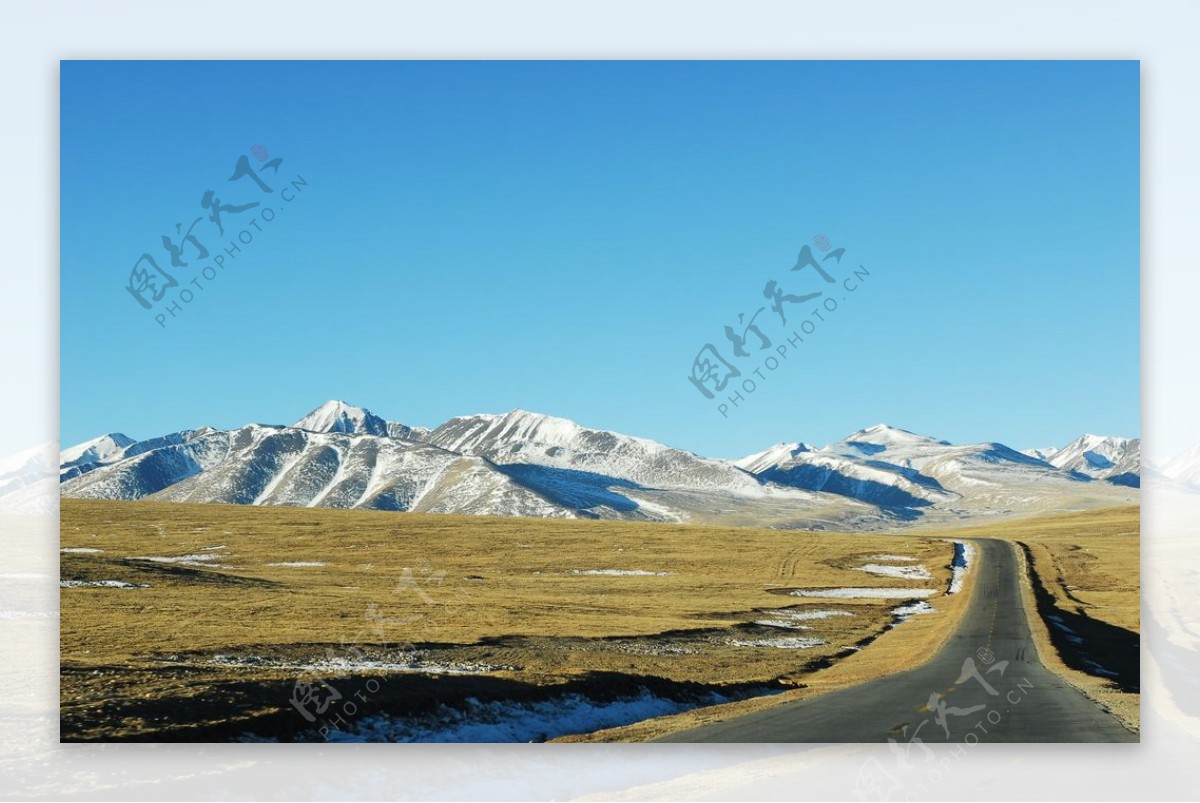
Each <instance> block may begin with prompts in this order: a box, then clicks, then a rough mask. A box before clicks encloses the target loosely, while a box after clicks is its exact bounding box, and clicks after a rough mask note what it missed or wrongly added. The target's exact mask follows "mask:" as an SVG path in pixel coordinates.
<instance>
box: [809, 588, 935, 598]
mask: <svg viewBox="0 0 1200 803" xmlns="http://www.w3.org/2000/svg"><path fill="white" fill-rule="evenodd" d="M788 593H790V594H791V595H792V596H793V597H825V598H828V599H911V598H914V597H928V596H931V595H933V594H936V593H937V589H935V588H797V589H795V590H793V591H790V592H788Z"/></svg>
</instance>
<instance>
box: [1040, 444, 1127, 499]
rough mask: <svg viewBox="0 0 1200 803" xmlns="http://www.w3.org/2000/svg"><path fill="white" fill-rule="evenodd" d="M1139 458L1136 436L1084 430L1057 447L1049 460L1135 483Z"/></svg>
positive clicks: (1067, 468)
mask: <svg viewBox="0 0 1200 803" xmlns="http://www.w3.org/2000/svg"><path fill="white" fill-rule="evenodd" d="M1141 461H1142V445H1141V441H1140V440H1138V439H1137V438H1117V437H1113V436H1106V435H1091V434H1088V435H1083V436H1081V437H1079V438H1076V439H1075V440H1073V441H1071V442H1070V443H1068V444H1067V445H1066V446H1064V447H1063V448H1061V449H1059V450H1057V451H1056V452H1055V453H1054V455H1053V457H1051V458H1050V461H1049V462H1050V464H1051V465H1053V466H1054V467H1055V468H1060V469H1062V470H1063V471H1075V472H1078V473H1080V474H1085V475H1087V476H1089V477H1093V478H1095V479H1102V480H1108V481H1109V482H1112V483H1115V484H1118V485H1130V486H1133V487H1137V486H1138V484H1139V481H1140V475H1141Z"/></svg>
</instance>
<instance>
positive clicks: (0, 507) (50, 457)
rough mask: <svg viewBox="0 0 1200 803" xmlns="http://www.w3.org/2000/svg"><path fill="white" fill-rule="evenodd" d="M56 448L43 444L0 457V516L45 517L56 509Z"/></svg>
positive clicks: (52, 445) (51, 444) (49, 444)
mask: <svg viewBox="0 0 1200 803" xmlns="http://www.w3.org/2000/svg"><path fill="white" fill-rule="evenodd" d="M56 449H57V445H56V444H54V443H44V444H42V445H40V446H35V447H33V448H32V449H24V450H22V451H20V452H17V453H15V454H11V455H8V456H7V457H4V458H0V513H7V514H24V515H45V514H48V513H51V512H53V511H54V510H55V509H56V508H55V503H56V502H57V501H58V500H57V498H56V495H55V486H56V485H57V483H56V482H55V481H54V460H55V451H56Z"/></svg>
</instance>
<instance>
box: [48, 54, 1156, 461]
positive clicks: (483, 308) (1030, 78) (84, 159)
mask: <svg viewBox="0 0 1200 803" xmlns="http://www.w3.org/2000/svg"><path fill="white" fill-rule="evenodd" d="M1138 85H1139V67H1138V64H1137V62H395V63H387V62H64V63H63V64H62V118H61V120H62V173H61V182H62V220H61V231H62V275H61V293H62V307H61V320H62V331H61V335H62V398H61V422H62V442H63V443H64V445H65V444H70V443H75V442H78V441H82V440H85V439H87V438H90V437H93V436H95V435H98V434H101V433H104V432H112V431H121V432H125V433H126V434H128V435H131V436H133V437H138V438H144V437H150V436H153V435H157V434H161V433H164V432H168V431H173V430H177V429H182V428H188V427H193V426H198V425H201V424H209V425H213V426H217V427H231V426H236V425H240V424H243V423H246V422H248V421H258V422H264V423H283V422H290V421H293V420H295V419H297V418H299V417H300V416H301V415H303V414H304V413H305V412H307V411H308V410H309V409H310V408H312V407H315V406H316V405H317V404H319V403H321V402H322V401H324V400H325V399H329V398H342V399H346V400H348V401H351V402H353V403H356V404H360V405H363V406H366V407H368V408H370V409H372V410H374V411H375V412H377V413H379V414H380V415H383V416H384V417H386V418H388V419H391V420H396V421H403V422H405V423H409V424H420V425H425V426H434V425H436V424H438V423H440V422H441V421H443V420H445V419H446V418H449V417H451V416H454V415H461V414H467V413H474V412H503V411H505V410H508V409H511V408H515V407H520V408H524V409H529V410H535V411H539V412H546V413H552V414H555V415H561V416H565V417H568V418H572V419H575V420H576V421H579V422H580V423H583V424H586V425H590V426H595V427H600V428H605V429H614V430H618V431H621V432H625V433H628V434H634V435H642V436H645V437H650V438H654V439H656V440H660V441H663V442H665V443H668V444H671V445H673V446H678V447H681V448H686V449H691V450H694V451H697V452H700V453H703V454H709V455H715V456H736V455H740V454H744V453H746V452H750V451H755V450H758V449H761V448H765V447H766V446H768V445H770V444H772V443H775V442H778V441H781V440H805V441H809V442H816V443H826V442H829V441H833V440H836V439H838V438H840V437H843V436H844V435H846V434H848V433H850V432H852V431H854V430H856V429H858V428H860V427H864V426H868V425H871V424H874V423H877V422H880V421H886V422H888V423H891V424H894V425H896V426H901V427H905V428H907V429H913V430H916V431H920V432H925V433H928V434H932V435H937V436H939V437H942V438H946V439H948V440H951V441H955V442H966V441H977V440H999V441H1003V442H1005V443H1008V444H1010V445H1012V446H1015V447H1017V448H1025V447H1030V446H1044V445H1062V444H1064V443H1066V442H1067V441H1069V440H1070V439H1072V438H1074V437H1075V436H1077V435H1078V434H1080V433H1082V432H1084V431H1088V432H1100V433H1106V434H1120V435H1137V434H1138V432H1139V376H1138V359H1139V357H1138V351H1139V343H1138V329H1139V321H1138V314H1139V311H1138V310H1139V270H1138V265H1139V263H1138V259H1139V232H1138V216H1139V174H1138V162H1139V89H1138ZM256 143H261V144H262V145H264V146H265V147H266V148H268V149H269V151H270V154H271V156H273V157H274V156H278V157H282V158H283V160H284V161H283V164H282V166H281V169H280V178H279V179H278V180H274V181H273V180H272V177H271V176H270V175H269V174H268V175H267V176H265V177H266V179H267V181H268V183H273V184H274V185H275V186H276V187H278V186H279V185H281V184H283V183H284V179H290V178H292V177H294V176H296V175H301V176H303V178H304V179H305V180H306V181H307V182H308V187H307V189H306V190H305V191H304V193H303V194H302V195H300V196H297V199H296V200H295V201H294V202H293V203H291V204H288V205H286V208H285V209H284V211H281V212H280V214H279V217H278V219H277V220H276V221H275V222H273V223H271V224H270V226H269V227H268V228H267V229H266V231H265V232H264V233H262V234H259V235H257V239H256V240H255V241H254V242H253V243H252V244H251V245H250V246H248V247H243V252H242V254H241V255H239V256H238V257H237V259H236V261H234V262H232V263H231V267H229V268H228V269H226V270H225V271H224V272H223V273H222V274H221V275H220V276H219V277H218V278H217V279H216V280H215V281H213V282H211V283H209V282H205V284H206V285H207V289H206V290H205V291H204V292H202V293H197V298H196V300H195V301H193V302H192V304H190V305H188V306H187V307H186V308H185V309H184V312H183V313H182V315H181V316H180V317H179V318H178V319H176V320H173V321H171V322H170V324H169V326H168V327H167V328H166V329H162V328H160V327H159V326H158V325H157V324H156V323H155V322H154V318H153V314H154V313H153V312H147V311H144V310H143V309H142V308H141V307H139V306H138V305H137V304H136V303H135V302H134V301H133V300H132V299H131V298H130V296H129V295H128V294H127V293H126V291H125V290H124V284H125V281H126V279H127V278H128V275H129V269H130V268H131V267H132V265H133V262H134V260H136V259H137V257H138V256H139V255H140V254H141V253H142V252H143V251H150V252H152V253H154V254H155V255H156V256H160V255H161V256H162V257H163V259H160V264H162V265H164V267H165V266H166V265H167V264H168V261H167V260H166V259H165V257H166V254H165V252H164V251H162V249H161V247H160V246H159V241H160V237H161V235H163V234H165V233H168V232H171V231H172V230H173V227H174V225H175V223H176V222H179V221H187V222H189V223H190V221H191V220H192V219H194V218H195V217H197V216H199V215H200V214H202V213H203V210H202V209H201V208H200V205H199V201H200V197H201V195H202V194H203V192H204V191H205V190H207V189H215V190H217V192H218V195H221V196H222V198H223V199H224V200H225V201H226V202H227V203H231V202H240V201H245V200H264V199H266V198H267V196H265V195H262V194H261V193H259V192H258V191H257V190H256V189H255V188H254V187H253V186H252V185H250V184H249V183H248V182H247V181H246V180H243V181H241V182H238V183H236V184H230V183H229V182H227V181H226V179H227V178H228V176H229V175H230V173H231V172H232V170H233V166H234V163H235V161H236V160H237V158H238V156H240V155H242V154H246V153H248V152H249V150H250V148H251V146H252V145H254V144H256ZM251 161H252V163H253V164H255V165H257V164H258V162H257V161H254V160H251ZM264 202H266V201H265V200H264ZM274 206H275V207H277V208H281V207H283V205H281V204H279V203H278V202H277V201H276V202H275V203H274ZM242 217H245V218H248V217H249V216H248V215H246V216H242ZM237 218H238V216H232V215H230V216H228V217H227V220H228V221H230V223H231V224H232V221H234V220H236V219H237ZM206 226H207V227H208V228H205V227H206ZM185 227H186V223H185ZM240 228H241V227H240V226H232V225H227V229H226V237H225V238H218V237H217V236H215V228H213V227H212V226H211V224H208V223H207V221H204V222H202V223H201V224H200V226H198V227H197V229H196V231H197V233H203V234H202V236H201V240H202V241H204V242H205V243H206V244H207V245H208V246H209V247H210V249H211V250H214V251H215V250H216V247H217V245H218V244H219V243H220V242H222V241H223V240H224V241H228V240H230V239H232V237H233V236H234V235H235V233H236V231H237V230H239V229H240ZM818 233H824V234H826V235H828V236H829V238H830V239H831V240H833V241H834V243H835V244H836V245H841V246H845V247H846V249H847V261H852V262H853V263H854V264H858V263H862V264H864V265H866V266H867V268H868V269H869V270H870V271H871V278H870V280H869V282H867V283H865V284H864V285H863V286H862V287H861V288H860V290H859V291H858V292H857V293H856V294H855V295H854V296H853V297H852V298H848V299H847V301H846V302H845V303H843V304H842V307H841V309H840V310H839V311H838V312H837V313H835V314H834V315H832V316H829V318H830V320H829V323H828V324H827V325H823V326H822V328H821V329H819V330H818V332H817V333H816V334H815V335H814V336H813V337H812V338H810V339H809V342H808V343H806V344H805V346H804V347H803V348H804V350H803V352H801V353H798V354H795V355H794V358H793V359H791V360H789V361H788V362H787V363H786V364H785V365H784V367H782V368H781V369H780V370H778V371H777V372H775V373H774V374H772V375H771V376H770V380H769V381H767V382H765V383H762V384H761V385H760V386H759V388H758V389H757V391H756V392H755V393H754V394H753V395H752V396H750V397H748V399H747V402H746V403H744V404H743V405H742V406H741V408H740V409H738V410H736V411H734V412H733V413H731V414H730V416H729V418H727V419H725V418H722V417H721V416H720V415H719V414H718V413H717V412H716V410H715V407H714V403H713V402H709V401H707V400H706V399H704V398H703V397H702V396H701V395H700V394H699V393H698V392H697V391H696V390H695V389H694V388H693V387H692V385H691V384H690V383H689V382H688V381H687V379H686V377H687V375H688V372H689V370H690V368H691V363H692V359H693V357H694V356H695V354H696V352H697V351H698V350H699V348H700V347H701V346H703V345H704V344H705V343H706V342H712V343H714V344H716V345H717V346H718V347H719V348H721V350H722V351H723V352H724V353H725V354H726V356H727V357H729V356H731V355H730V353H729V348H728V343H727V342H726V341H725V339H724V335H723V328H724V326H725V325H726V324H730V323H733V322H734V321H735V320H736V317H737V314H738V313H739V312H743V311H753V309H756V308H757V307H758V306H760V305H761V304H762V303H763V300H762V295H761V293H762V289H763V285H764V283H765V282H766V280H768V279H777V280H779V281H780V282H781V283H782V284H783V286H784V287H785V288H787V289H788V291H789V292H804V291H809V290H811V289H819V288H816V287H815V286H813V283H814V279H813V277H811V276H810V277H808V279H807V280H803V279H802V278H801V277H802V276H803V274H797V273H789V271H788V269H789V268H790V267H791V266H792V264H793V263H794V262H795V259H796V254H797V252H798V250H799V249H800V247H801V246H803V245H804V244H806V243H808V242H810V240H811V238H812V237H813V235H815V234H818ZM185 258H187V257H186V255H185ZM202 264H207V263H206V262H201V261H193V262H192V263H191V265H192V267H197V266H199V265H202ZM191 269H192V268H191V267H189V268H187V269H179V270H178V271H177V273H178V275H179V276H180V278H182V279H183V281H184V282H186V281H188V280H189V279H190V278H191V277H192V276H193V275H196V274H194V273H192V272H190V271H191ZM834 272H835V273H837V274H838V276H839V278H840V277H841V276H844V275H846V272H847V271H846V270H845V269H842V270H840V271H836V270H835V271H834ZM809 273H811V272H809ZM805 282H807V285H806V283H805ZM767 314H768V315H769V314H770V313H769V311H768V313H767ZM760 320H767V321H768V322H767V323H764V331H765V332H766V333H767V334H768V336H772V337H775V336H776V335H777V334H778V333H779V332H782V330H781V329H778V328H773V327H775V323H774V322H770V321H769V319H765V318H764V319H760ZM796 320H799V318H796ZM747 364H749V365H753V364H756V363H747Z"/></svg>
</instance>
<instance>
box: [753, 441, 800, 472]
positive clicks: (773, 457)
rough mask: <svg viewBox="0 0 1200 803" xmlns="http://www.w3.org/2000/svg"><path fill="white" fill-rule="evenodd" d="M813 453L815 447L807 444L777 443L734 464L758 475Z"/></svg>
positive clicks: (797, 442)
mask: <svg viewBox="0 0 1200 803" xmlns="http://www.w3.org/2000/svg"><path fill="white" fill-rule="evenodd" d="M811 451H813V447H812V446H810V445H809V444H807V443H803V442H800V441H796V442H793V443H777V444H775V445H774V446H772V447H771V448H769V449H764V450H763V451H761V452H755V453H754V454H748V455H746V456H745V457H743V458H740V459H738V460H734V461H733V464H734V465H735V466H737V467H738V468H741V469H745V470H746V471H749V472H750V473H751V474H757V473H759V472H760V471H764V470H766V469H767V468H770V467H772V466H778V465H780V464H782V463H784V462H786V461H788V460H790V459H791V458H793V457H795V456H796V455H798V454H803V453H804V452H811Z"/></svg>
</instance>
